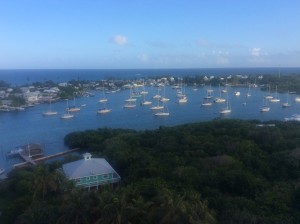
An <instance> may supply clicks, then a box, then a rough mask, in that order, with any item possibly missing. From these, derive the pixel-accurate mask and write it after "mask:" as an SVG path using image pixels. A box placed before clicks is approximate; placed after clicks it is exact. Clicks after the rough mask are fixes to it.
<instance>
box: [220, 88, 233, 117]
mask: <svg viewBox="0 0 300 224" xmlns="http://www.w3.org/2000/svg"><path fill="white" fill-rule="evenodd" d="M226 98H227V100H226V103H227V104H226V107H224V108H222V109H221V110H220V114H221V115H222V114H229V113H231V108H230V105H229V100H228V92H227V97H226Z"/></svg>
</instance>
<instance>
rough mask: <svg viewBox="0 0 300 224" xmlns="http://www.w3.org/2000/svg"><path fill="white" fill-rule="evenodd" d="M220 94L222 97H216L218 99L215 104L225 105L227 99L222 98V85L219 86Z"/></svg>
mask: <svg viewBox="0 0 300 224" xmlns="http://www.w3.org/2000/svg"><path fill="white" fill-rule="evenodd" d="M219 92H220V96H219V97H216V98H215V99H214V102H215V103H225V102H226V99H224V98H222V91H221V88H220V85H219Z"/></svg>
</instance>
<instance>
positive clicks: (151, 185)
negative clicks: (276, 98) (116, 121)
mask: <svg viewBox="0 0 300 224" xmlns="http://www.w3.org/2000/svg"><path fill="white" fill-rule="evenodd" d="M256 123H258V122H256V121H248V122H247V121H240V120H216V121H212V122H204V123H195V124H187V125H181V126H178V127H160V128H159V129H158V130H152V131H150V130H145V131H133V130H122V129H109V128H103V129H98V130H87V131H84V132H74V133H71V134H69V135H67V136H66V137H65V143H66V144H67V145H68V146H69V147H71V148H75V147H79V148H81V149H82V151H83V152H86V151H90V152H92V154H93V155H95V157H96V155H97V156H101V157H104V158H106V159H107V160H108V161H109V163H110V164H111V165H112V166H113V167H114V169H115V170H116V171H117V172H118V173H119V174H120V175H121V177H122V182H121V184H120V185H119V186H118V187H115V188H113V187H111V186H107V187H104V188H103V189H102V190H101V191H97V192H92V193H91V192H90V193H88V192H84V191H79V190H78V189H75V188H74V185H72V183H69V182H68V181H67V180H65V179H64V178H63V177H62V176H60V175H59V173H57V172H54V171H55V167H57V166H58V165H59V164H53V165H51V166H38V167H35V168H33V169H26V170H18V171H14V172H12V173H11V175H10V178H9V183H10V184H9V187H8V188H7V194H6V195H8V196H7V197H11V198H12V199H11V203H8V205H7V206H4V208H3V206H2V208H3V216H2V217H4V218H5V221H7V223H11V222H14V221H16V222H17V223H118V224H121V223H132V224H134V223H146V224H147V223H224V224H225V223H226V224H227V223H249V224H250V223H267V224H268V223H270V224H271V223H299V222H300V206H299V204H300V193H299V192H300V190H299V189H300V188H299V178H300V151H299V150H300V149H299V148H298V147H299V143H300V141H299V140H300V124H299V123H297V122H277V121H276V122H275V121H274V124H275V126H268V125H265V126H256ZM69 159H71V160H73V159H74V158H69ZM58 183H59V184H58ZM33 186H34V187H33ZM66 189H67V191H66ZM12 192H14V193H13V194H12ZM0 193H1V192H0ZM2 194H3V191H2ZM5 201H7V198H6V200H5ZM46 211H49V212H48V213H47V214H46ZM1 223H2V222H1Z"/></svg>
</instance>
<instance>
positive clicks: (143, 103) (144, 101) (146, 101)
mask: <svg viewBox="0 0 300 224" xmlns="http://www.w3.org/2000/svg"><path fill="white" fill-rule="evenodd" d="M143 97H144V100H143V101H142V102H141V105H142V106H146V105H150V104H152V102H151V101H149V100H146V94H143Z"/></svg>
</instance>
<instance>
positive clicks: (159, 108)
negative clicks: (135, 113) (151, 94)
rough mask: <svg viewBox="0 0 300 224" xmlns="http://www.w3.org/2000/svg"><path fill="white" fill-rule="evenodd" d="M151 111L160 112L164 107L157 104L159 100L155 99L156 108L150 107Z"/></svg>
mask: <svg viewBox="0 0 300 224" xmlns="http://www.w3.org/2000/svg"><path fill="white" fill-rule="evenodd" d="M150 109H151V110H162V109H164V106H163V105H160V104H159V99H157V105H156V106H153V107H150Z"/></svg>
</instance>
